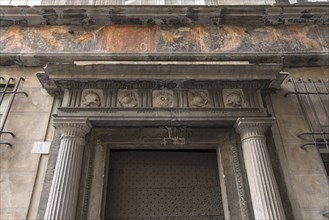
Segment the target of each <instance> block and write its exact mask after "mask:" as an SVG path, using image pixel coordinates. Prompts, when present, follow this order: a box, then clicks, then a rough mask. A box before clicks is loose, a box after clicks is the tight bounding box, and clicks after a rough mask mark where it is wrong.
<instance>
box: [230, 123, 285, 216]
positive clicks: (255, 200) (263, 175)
mask: <svg viewBox="0 0 329 220" xmlns="http://www.w3.org/2000/svg"><path fill="white" fill-rule="evenodd" d="M257 121H258V120H257V119H240V120H238V121H237V123H236V125H235V127H236V130H237V132H238V133H239V134H240V136H241V142H242V149H243V156H244V161H245V167H246V171H247V177H248V182H249V187H250V194H251V200H252V205H253V210H254V215H255V219H259V220H264V219H269V220H272V219H285V215H284V210H283V206H282V202H281V198H280V194H279V190H278V187H277V184H276V180H275V177H274V172H273V168H272V165H271V161H270V157H269V154H268V150H267V146H266V140H265V136H264V133H265V131H266V129H267V127H268V126H269V125H270V123H269V122H268V119H267V120H264V119H262V121H261V122H259V121H258V122H257Z"/></svg>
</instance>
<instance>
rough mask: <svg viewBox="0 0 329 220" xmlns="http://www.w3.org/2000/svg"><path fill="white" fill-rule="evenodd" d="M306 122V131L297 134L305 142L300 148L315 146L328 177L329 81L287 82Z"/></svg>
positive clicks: (293, 80)
mask: <svg viewBox="0 0 329 220" xmlns="http://www.w3.org/2000/svg"><path fill="white" fill-rule="evenodd" d="M288 82H289V84H290V86H291V91H290V92H287V93H285V95H284V96H285V97H286V96H288V95H295V96H296V98H297V102H298V104H299V107H300V109H301V112H302V115H303V117H304V119H305V121H306V124H307V127H308V131H306V132H303V133H300V134H298V137H299V138H301V139H302V140H304V141H305V142H304V143H303V144H302V145H301V146H300V147H301V148H305V147H306V146H316V147H317V148H318V149H319V153H320V156H321V159H322V161H323V165H324V168H325V170H326V172H327V175H328V176H329V80H328V81H324V80H312V79H308V80H303V79H298V80H295V79H293V78H290V79H289V80H288Z"/></svg>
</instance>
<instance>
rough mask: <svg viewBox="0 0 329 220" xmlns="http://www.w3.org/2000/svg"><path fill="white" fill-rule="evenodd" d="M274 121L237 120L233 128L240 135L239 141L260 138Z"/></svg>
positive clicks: (270, 119)
mask: <svg viewBox="0 0 329 220" xmlns="http://www.w3.org/2000/svg"><path fill="white" fill-rule="evenodd" d="M274 120H275V118H238V120H237V121H236V122H235V124H234V128H235V130H236V132H237V133H239V134H240V137H241V141H243V140H245V139H247V138H255V137H259V138H261V137H264V133H265V131H266V130H267V129H268V128H269V127H270V126H271V124H272V123H273V121H274Z"/></svg>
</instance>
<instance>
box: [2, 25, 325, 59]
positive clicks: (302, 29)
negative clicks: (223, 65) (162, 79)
mask: <svg viewBox="0 0 329 220" xmlns="http://www.w3.org/2000/svg"><path fill="white" fill-rule="evenodd" d="M325 30H327V28H326V27H321V26H313V25H288V26H283V27H274V26H261V27H250V26H248V27H246V26H231V25H221V26H217V25H212V26H203V25H193V26H180V27H171V26H156V25H106V26H88V27H81V26H47V25H44V26H39V27H21V26H9V27H2V28H0V50H1V51H2V53H56V52H69V53H71V52H84V53H102V52H103V53H108V52H112V53H138V52H141V53H156V52H160V53H163V52H168V53H172V52H189V53H198V52H208V53H211V52H214V53H222V52H223V53H224V52H225V53H226V52H284V51H287V52H293V51H296V52H297V51H310V52H311V51H327V50H328V47H329V42H328V39H327V35H328V33H327V32H326V31H325Z"/></svg>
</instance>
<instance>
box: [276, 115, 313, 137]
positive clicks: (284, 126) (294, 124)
mask: <svg viewBox="0 0 329 220" xmlns="http://www.w3.org/2000/svg"><path fill="white" fill-rule="evenodd" d="M276 120H277V123H278V127H279V130H280V134H281V137H282V139H284V140H294V141H300V139H299V138H298V137H297V135H298V134H300V133H303V132H307V131H308V128H307V127H306V124H305V122H304V118H303V117H302V116H300V115H296V114H285V115H276Z"/></svg>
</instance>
